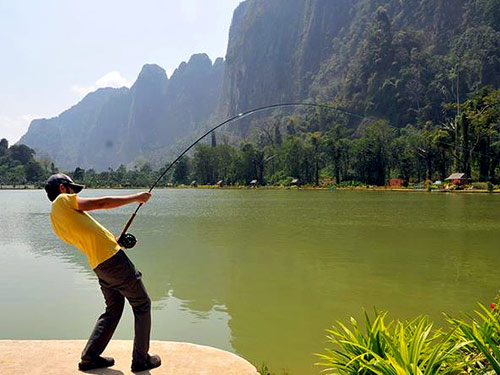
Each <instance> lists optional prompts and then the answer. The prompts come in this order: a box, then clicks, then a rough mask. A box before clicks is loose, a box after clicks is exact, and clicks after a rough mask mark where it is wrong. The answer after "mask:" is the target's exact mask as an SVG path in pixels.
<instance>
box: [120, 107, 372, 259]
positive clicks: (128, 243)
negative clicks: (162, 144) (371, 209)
mask: <svg viewBox="0 0 500 375" xmlns="http://www.w3.org/2000/svg"><path fill="white" fill-rule="evenodd" d="M283 107H312V108H322V109H328V110H333V111H337V112H340V113H343V114H346V115H349V116H352V117H357V118H359V119H365V118H366V117H365V116H361V115H358V114H356V113H352V112H347V111H344V110H342V109H339V108H337V107H334V106H332V105H328V104H318V103H300V102H299V103H280V104H270V105H266V106H263V107H259V108H255V109H251V110H249V111H246V112H241V113H239V114H237V115H236V116H233V117H230V118H228V119H227V120H224V121H223V122H221V123H220V124H218V125H216V126H214V127H213V128H212V129H210V130H208V131H207V132H206V133H204V134H203V135H202V136H200V137H199V138H198V139H197V140H196V141H194V142H193V143H192V144H191V145H190V146H189V147H188V148H186V149H185V150H184V151H182V152H181V154H180V155H179V156H178V157H177V158H176V159H175V160H174V161H173V162H171V163H170V164H169V165H168V166H167V167H166V168H165V170H164V171H163V173H161V174H160V177H158V178H157V179H156V181H155V183H154V184H153V185H152V186H151V187H150V188H149V191H148V192H149V193H151V191H152V190H153V189H154V188H155V187H156V185H157V184H158V182H160V180H161V179H162V178H163V176H165V174H166V173H167V172H168V171H169V170H170V169H171V168H172V167H173V166H174V165H175V163H177V162H178V161H179V160H180V159H181V158H182V157H183V156H184V155H185V154H186V153H187V152H188V151H189V150H191V149H192V148H193V147H194V146H196V145H197V144H198V142H200V141H201V140H202V139H203V138H205V137H206V136H207V135H209V134H210V133H212V132H214V131H215V130H217V129H219V128H220V127H221V126H223V125H226V124H227V123H230V122H232V121H234V120H237V119H243V118H245V117H247V116H250V115H252V114H254V113H257V112H262V111H265V110H269V109H273V108H283ZM142 205H143V203H139V205H138V206H137V208H136V209H135V211H134V212H133V213H132V215H131V216H130V218H129V219H128V221H127V224H125V227H124V228H123V230H122V233H121V234H120V237H119V238H118V244H119V245H120V246H122V247H123V248H125V249H131V248H132V247H134V246H135V244H136V243H137V239H136V238H135V236H134V235H133V234H131V233H127V230H128V229H129V228H130V226H131V225H132V222H133V221H134V219H135V217H136V215H137V212H138V211H139V210H140V208H141V207H142Z"/></svg>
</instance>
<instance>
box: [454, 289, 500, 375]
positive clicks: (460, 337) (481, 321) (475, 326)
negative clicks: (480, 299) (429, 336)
mask: <svg viewBox="0 0 500 375" xmlns="http://www.w3.org/2000/svg"><path fill="white" fill-rule="evenodd" d="M497 300H498V299H497ZM479 306H480V310H479V311H475V316H465V317H463V318H461V319H454V318H452V317H449V316H448V318H447V320H448V322H449V323H450V324H451V325H452V326H453V327H454V328H455V329H454V331H453V336H452V340H453V341H454V342H455V343H456V344H457V345H459V346H460V353H461V358H463V362H464V364H465V365H466V366H467V368H468V370H470V371H469V372H470V373H475V374H478V373H479V374H489V373H491V374H494V373H496V374H500V348H499V346H500V310H499V307H498V303H497V304H496V307H495V308H494V309H493V310H492V311H490V310H489V309H488V308H486V307H485V306H483V305H479Z"/></svg>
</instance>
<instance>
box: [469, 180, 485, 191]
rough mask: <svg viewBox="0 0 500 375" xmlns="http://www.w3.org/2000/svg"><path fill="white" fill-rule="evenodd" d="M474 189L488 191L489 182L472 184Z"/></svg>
mask: <svg viewBox="0 0 500 375" xmlns="http://www.w3.org/2000/svg"><path fill="white" fill-rule="evenodd" d="M472 187H473V188H474V189H477V190H487V189H488V183H487V182H474V183H473V184H472Z"/></svg>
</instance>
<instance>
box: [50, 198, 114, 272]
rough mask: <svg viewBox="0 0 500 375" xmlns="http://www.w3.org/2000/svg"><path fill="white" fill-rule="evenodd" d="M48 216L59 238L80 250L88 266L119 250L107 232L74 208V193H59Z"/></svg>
mask: <svg viewBox="0 0 500 375" xmlns="http://www.w3.org/2000/svg"><path fill="white" fill-rule="evenodd" d="M50 219H51V222H52V228H53V229H54V232H55V233H56V234H57V235H58V236H59V238H60V239H61V240H63V241H64V242H66V243H68V244H70V245H73V246H75V247H77V248H78V249H80V250H81V251H83V252H84V253H85V255H86V256H87V258H88V260H89V263H90V266H91V267H92V269H94V268H96V267H97V266H98V265H99V264H101V263H102V262H104V261H105V260H108V259H109V258H111V257H112V256H113V255H115V254H116V253H117V252H118V250H120V245H118V243H117V242H116V239H115V237H114V236H113V234H112V233H111V232H110V231H108V230H107V229H106V228H104V227H103V226H102V225H101V224H99V223H98V222H97V220H95V219H94V218H93V217H92V216H90V215H89V214H88V213H86V212H85V211H79V210H78V201H77V197H76V194H59V195H58V196H57V198H56V199H55V200H54V202H53V203H52V212H51V214H50Z"/></svg>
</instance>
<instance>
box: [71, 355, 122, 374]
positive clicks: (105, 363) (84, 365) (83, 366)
mask: <svg viewBox="0 0 500 375" xmlns="http://www.w3.org/2000/svg"><path fill="white" fill-rule="evenodd" d="M114 364H115V360H114V359H113V358H110V357H97V358H96V359H92V360H84V359H82V361H81V362H80V363H79V364H78V370H80V371H87V370H93V369H96V368H103V367H111V366H113V365H114Z"/></svg>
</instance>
